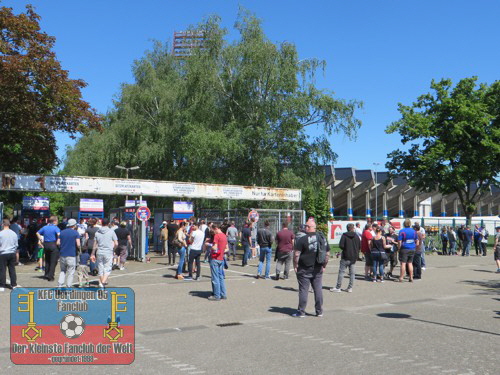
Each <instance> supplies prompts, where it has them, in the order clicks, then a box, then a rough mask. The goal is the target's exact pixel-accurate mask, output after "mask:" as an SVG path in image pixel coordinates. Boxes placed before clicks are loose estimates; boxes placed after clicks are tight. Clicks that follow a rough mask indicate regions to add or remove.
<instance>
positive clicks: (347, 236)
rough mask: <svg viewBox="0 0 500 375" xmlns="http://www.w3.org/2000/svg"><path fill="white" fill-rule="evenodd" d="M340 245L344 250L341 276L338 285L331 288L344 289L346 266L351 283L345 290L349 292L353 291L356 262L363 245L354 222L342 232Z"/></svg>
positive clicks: (340, 270)
mask: <svg viewBox="0 0 500 375" xmlns="http://www.w3.org/2000/svg"><path fill="white" fill-rule="evenodd" d="M339 247H340V249H341V250H342V255H341V258H340V266H339V276H338V278H337V285H336V286H335V288H331V289H330V292H336V293H339V292H341V291H342V289H340V288H341V286H342V279H343V278H344V273H345V270H346V268H347V267H349V285H348V286H347V289H346V290H345V291H346V292H347V293H351V292H352V287H353V285H354V276H355V271H354V264H355V263H356V260H357V259H358V253H359V249H360V247H361V240H360V239H359V236H358V234H357V233H356V232H355V228H354V224H347V232H345V233H344V234H342V237H340V243H339Z"/></svg>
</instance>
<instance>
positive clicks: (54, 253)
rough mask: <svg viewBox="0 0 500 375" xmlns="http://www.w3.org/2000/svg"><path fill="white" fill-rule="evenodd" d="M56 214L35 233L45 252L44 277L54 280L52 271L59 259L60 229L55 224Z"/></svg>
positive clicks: (56, 221)
mask: <svg viewBox="0 0 500 375" xmlns="http://www.w3.org/2000/svg"><path fill="white" fill-rule="evenodd" d="M57 223H58V220H57V216H51V217H50V218H49V224H48V225H46V226H44V227H42V228H41V229H40V230H39V231H38V232H37V233H36V235H37V237H38V240H39V241H40V243H43V249H44V254H45V275H44V277H43V278H44V279H47V280H48V281H54V273H55V271H56V265H57V261H58V260H59V250H58V249H57V245H58V244H59V234H60V233H61V230H60V229H59V227H58V226H57Z"/></svg>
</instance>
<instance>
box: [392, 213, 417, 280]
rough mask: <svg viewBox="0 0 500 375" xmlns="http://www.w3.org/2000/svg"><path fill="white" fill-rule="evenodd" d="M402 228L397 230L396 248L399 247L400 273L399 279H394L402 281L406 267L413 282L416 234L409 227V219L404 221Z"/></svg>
mask: <svg viewBox="0 0 500 375" xmlns="http://www.w3.org/2000/svg"><path fill="white" fill-rule="evenodd" d="M403 225H404V228H403V229H401V230H400V231H399V236H398V248H399V261H400V262H401V274H400V275H399V279H395V280H394V281H399V282H403V278H404V276H405V274H406V268H408V272H409V274H410V282H413V257H414V256H415V249H416V247H417V246H418V235H417V232H415V230H414V229H413V228H411V220H410V219H406V220H405V221H404V224H403Z"/></svg>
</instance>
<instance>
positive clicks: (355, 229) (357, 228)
mask: <svg viewBox="0 0 500 375" xmlns="http://www.w3.org/2000/svg"><path fill="white" fill-rule="evenodd" d="M354 231H355V232H356V234H357V235H358V237H359V240H360V241H361V236H362V235H363V230H362V229H361V224H360V223H359V222H357V223H356V228H354Z"/></svg>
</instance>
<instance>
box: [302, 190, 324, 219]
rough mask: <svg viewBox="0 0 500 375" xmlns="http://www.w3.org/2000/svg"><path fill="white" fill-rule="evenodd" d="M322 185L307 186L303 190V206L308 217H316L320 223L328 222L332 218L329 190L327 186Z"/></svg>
mask: <svg viewBox="0 0 500 375" xmlns="http://www.w3.org/2000/svg"><path fill="white" fill-rule="evenodd" d="M320 186H321V187H320V188H318V187H306V188H305V189H304V190H303V191H302V207H303V209H304V210H305V211H306V217H314V219H315V220H316V223H318V224H327V223H328V220H329V219H330V206H329V204H328V190H327V189H326V187H325V186H322V185H320Z"/></svg>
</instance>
